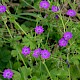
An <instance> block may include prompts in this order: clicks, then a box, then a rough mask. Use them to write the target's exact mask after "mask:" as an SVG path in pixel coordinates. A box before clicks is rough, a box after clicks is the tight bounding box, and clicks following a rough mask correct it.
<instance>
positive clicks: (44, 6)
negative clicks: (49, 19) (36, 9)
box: [39, 1, 50, 9]
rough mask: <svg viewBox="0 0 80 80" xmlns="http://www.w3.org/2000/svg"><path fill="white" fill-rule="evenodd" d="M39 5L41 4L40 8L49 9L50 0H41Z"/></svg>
mask: <svg viewBox="0 0 80 80" xmlns="http://www.w3.org/2000/svg"><path fill="white" fill-rule="evenodd" d="M39 5H40V8H44V9H48V8H49V6H50V4H49V2H48V1H41V2H40V4H39Z"/></svg>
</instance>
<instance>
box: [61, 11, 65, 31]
mask: <svg viewBox="0 0 80 80" xmlns="http://www.w3.org/2000/svg"><path fill="white" fill-rule="evenodd" d="M60 19H61V22H62V25H63V27H64V32H65V25H64V22H63V18H62V16H61V12H60Z"/></svg>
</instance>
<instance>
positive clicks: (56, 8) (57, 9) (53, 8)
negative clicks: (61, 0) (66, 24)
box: [52, 5, 60, 12]
mask: <svg viewBox="0 0 80 80" xmlns="http://www.w3.org/2000/svg"><path fill="white" fill-rule="evenodd" d="M59 10H60V8H59V7H58V6H54V5H53V6H52V11H53V12H57V11H59Z"/></svg>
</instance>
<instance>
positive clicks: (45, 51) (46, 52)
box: [41, 49, 50, 59]
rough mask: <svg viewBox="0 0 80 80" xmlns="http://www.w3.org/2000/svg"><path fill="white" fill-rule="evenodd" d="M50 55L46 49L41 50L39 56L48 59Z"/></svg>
mask: <svg viewBox="0 0 80 80" xmlns="http://www.w3.org/2000/svg"><path fill="white" fill-rule="evenodd" d="M49 57H50V52H49V51H48V50H46V49H44V50H42V51H41V58H43V59H48V58H49Z"/></svg>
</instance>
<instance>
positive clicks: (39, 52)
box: [33, 48, 41, 58]
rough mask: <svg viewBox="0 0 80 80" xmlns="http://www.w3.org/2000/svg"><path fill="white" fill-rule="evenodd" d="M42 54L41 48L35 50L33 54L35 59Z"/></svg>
mask: <svg viewBox="0 0 80 80" xmlns="http://www.w3.org/2000/svg"><path fill="white" fill-rule="evenodd" d="M40 54H41V49H40V48H38V49H35V50H34V52H33V57H35V58H38V57H39V56H40Z"/></svg>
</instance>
